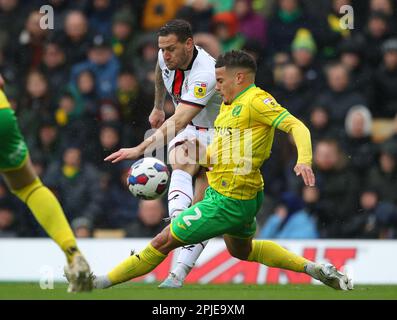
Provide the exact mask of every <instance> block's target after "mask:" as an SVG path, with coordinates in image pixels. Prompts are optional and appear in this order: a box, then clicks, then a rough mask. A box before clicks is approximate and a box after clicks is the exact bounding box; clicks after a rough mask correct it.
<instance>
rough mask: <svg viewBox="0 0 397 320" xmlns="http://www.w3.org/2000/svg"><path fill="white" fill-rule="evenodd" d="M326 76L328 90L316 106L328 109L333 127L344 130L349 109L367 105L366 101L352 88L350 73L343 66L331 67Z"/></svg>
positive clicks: (320, 95) (318, 99)
mask: <svg viewBox="0 0 397 320" xmlns="http://www.w3.org/2000/svg"><path fill="white" fill-rule="evenodd" d="M326 76H327V84H328V88H327V89H325V90H324V91H323V92H321V93H320V94H319V96H318V97H317V99H316V104H317V105H321V106H324V107H325V108H327V109H328V112H329V115H330V119H331V122H332V125H335V126H336V127H339V128H343V125H344V120H345V117H346V114H347V112H348V111H349V109H350V108H351V107H352V106H354V105H366V101H365V98H364V97H363V96H362V95H361V94H360V93H359V92H355V91H353V90H352V89H351V88H350V73H349V70H348V69H347V68H346V67H345V66H344V65H343V64H341V63H335V64H331V65H329V66H328V68H327V70H326Z"/></svg>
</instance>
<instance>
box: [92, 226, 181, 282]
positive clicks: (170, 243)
mask: <svg viewBox="0 0 397 320" xmlns="http://www.w3.org/2000/svg"><path fill="white" fill-rule="evenodd" d="M182 245H183V244H182V243H181V242H179V241H178V240H176V239H175V238H174V237H173V236H172V235H171V232H170V226H167V227H165V228H164V229H163V231H161V232H160V233H159V234H158V235H157V236H156V237H155V238H154V239H153V240H152V241H151V242H150V243H149V244H148V245H147V246H146V248H144V249H143V250H141V251H140V252H139V253H136V254H132V255H131V256H129V257H128V258H127V259H125V260H124V261H122V262H121V263H120V264H119V265H117V266H116V267H115V268H113V270H111V271H110V272H109V273H108V274H106V275H104V276H98V277H94V288H96V289H106V288H109V287H111V286H114V285H116V284H119V283H123V282H126V281H128V280H131V279H134V278H137V277H139V276H142V275H145V274H147V273H149V272H150V271H152V270H153V269H155V268H156V267H157V266H158V265H159V264H160V263H161V262H162V261H164V259H165V258H166V257H167V255H168V253H169V252H170V251H171V250H174V249H175V248H178V247H181V246H182Z"/></svg>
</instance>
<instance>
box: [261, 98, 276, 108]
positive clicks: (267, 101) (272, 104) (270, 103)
mask: <svg viewBox="0 0 397 320" xmlns="http://www.w3.org/2000/svg"><path fill="white" fill-rule="evenodd" d="M263 103H264V104H265V105H267V106H269V107H270V108H271V109H273V108H276V107H277V106H278V105H279V104H278V103H277V102H276V101H275V100H274V99H273V98H266V99H265V100H263Z"/></svg>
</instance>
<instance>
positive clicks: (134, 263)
mask: <svg viewBox="0 0 397 320" xmlns="http://www.w3.org/2000/svg"><path fill="white" fill-rule="evenodd" d="M166 257H167V256H166V255H164V254H162V253H161V252H160V251H158V250H157V249H155V248H154V247H153V246H152V245H151V244H150V243H149V245H148V246H147V247H146V248H145V249H143V250H142V251H141V252H139V253H138V254H134V255H132V256H130V257H128V258H127V259H125V260H124V261H123V262H121V263H120V264H119V265H118V266H116V267H115V268H114V269H113V270H112V271H110V272H109V273H108V278H109V280H110V281H111V282H112V284H117V283H122V282H125V281H127V280H130V279H133V278H136V277H139V276H142V275H144V274H147V273H149V272H150V271H152V270H153V269H154V268H156V267H157V266H158V265H159V264H160V263H161V262H162V261H163V260H164V259H165V258H166Z"/></svg>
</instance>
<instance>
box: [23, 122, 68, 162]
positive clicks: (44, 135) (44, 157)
mask: <svg viewBox="0 0 397 320" xmlns="http://www.w3.org/2000/svg"><path fill="white" fill-rule="evenodd" d="M32 138H33V137H32ZM34 138H35V139H32V141H28V143H29V150H30V154H31V156H32V158H33V159H39V160H40V163H41V164H42V165H43V166H44V168H47V166H48V165H49V164H51V163H54V162H55V161H58V160H59V159H60V156H61V148H62V141H61V140H62V138H61V136H60V134H59V130H58V127H57V125H56V122H55V120H54V119H52V118H51V117H49V118H44V119H42V120H41V121H40V125H39V129H38V132H37V135H35V136H34Z"/></svg>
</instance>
